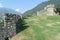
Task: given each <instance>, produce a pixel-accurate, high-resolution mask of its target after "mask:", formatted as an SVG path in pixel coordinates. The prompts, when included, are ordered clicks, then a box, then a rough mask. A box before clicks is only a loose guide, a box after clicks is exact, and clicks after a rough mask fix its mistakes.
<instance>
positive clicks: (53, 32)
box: [11, 16, 60, 40]
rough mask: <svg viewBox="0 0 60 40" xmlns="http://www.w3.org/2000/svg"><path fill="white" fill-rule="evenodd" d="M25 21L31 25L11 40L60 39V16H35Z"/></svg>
mask: <svg viewBox="0 0 60 40" xmlns="http://www.w3.org/2000/svg"><path fill="white" fill-rule="evenodd" d="M25 22H26V23H27V24H26V25H28V26H29V27H28V28H27V29H25V30H24V31H22V32H20V33H18V34H17V35H16V36H14V37H13V38H11V40H60V16H34V17H30V18H28V19H25Z"/></svg>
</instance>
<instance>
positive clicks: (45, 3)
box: [23, 0, 60, 16]
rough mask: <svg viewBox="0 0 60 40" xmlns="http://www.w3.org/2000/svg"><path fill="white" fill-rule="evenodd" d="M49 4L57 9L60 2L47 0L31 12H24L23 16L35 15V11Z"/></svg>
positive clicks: (58, 0)
mask: <svg viewBox="0 0 60 40" xmlns="http://www.w3.org/2000/svg"><path fill="white" fill-rule="evenodd" d="M49 4H54V5H55V7H58V6H59V5H60V0H49V1H45V2H42V3H41V4H38V5H37V6H36V7H34V8H33V9H31V10H28V11H26V12H25V13H24V14H23V15H25V16H32V15H33V14H34V15H36V13H37V11H41V10H43V9H44V7H46V6H47V5H49Z"/></svg>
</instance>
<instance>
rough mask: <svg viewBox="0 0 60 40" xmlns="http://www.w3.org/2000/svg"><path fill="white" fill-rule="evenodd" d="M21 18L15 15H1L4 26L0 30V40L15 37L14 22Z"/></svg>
mask: <svg viewBox="0 0 60 40" xmlns="http://www.w3.org/2000/svg"><path fill="white" fill-rule="evenodd" d="M19 18H21V17H20V16H19V15H16V14H8V13H5V14H3V22H4V26H3V27H1V28H0V40H8V39H9V40H10V38H11V37H12V36H14V35H16V22H17V21H18V19H19Z"/></svg>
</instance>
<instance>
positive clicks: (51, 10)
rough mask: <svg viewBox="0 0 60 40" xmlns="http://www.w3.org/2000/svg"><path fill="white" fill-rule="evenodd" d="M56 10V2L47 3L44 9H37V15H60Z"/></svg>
mask: <svg viewBox="0 0 60 40" xmlns="http://www.w3.org/2000/svg"><path fill="white" fill-rule="evenodd" d="M54 10H56V9H55V6H54V4H50V5H47V6H46V7H44V9H43V10H41V11H37V16H38V15H41V14H44V15H47V16H57V15H59V14H58V13H55V12H54Z"/></svg>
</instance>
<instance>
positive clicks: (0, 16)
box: [0, 8, 20, 19]
mask: <svg viewBox="0 0 60 40" xmlns="http://www.w3.org/2000/svg"><path fill="white" fill-rule="evenodd" d="M3 13H12V14H20V13H19V12H17V11H15V10H13V9H8V8H0V19H2V15H3Z"/></svg>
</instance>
